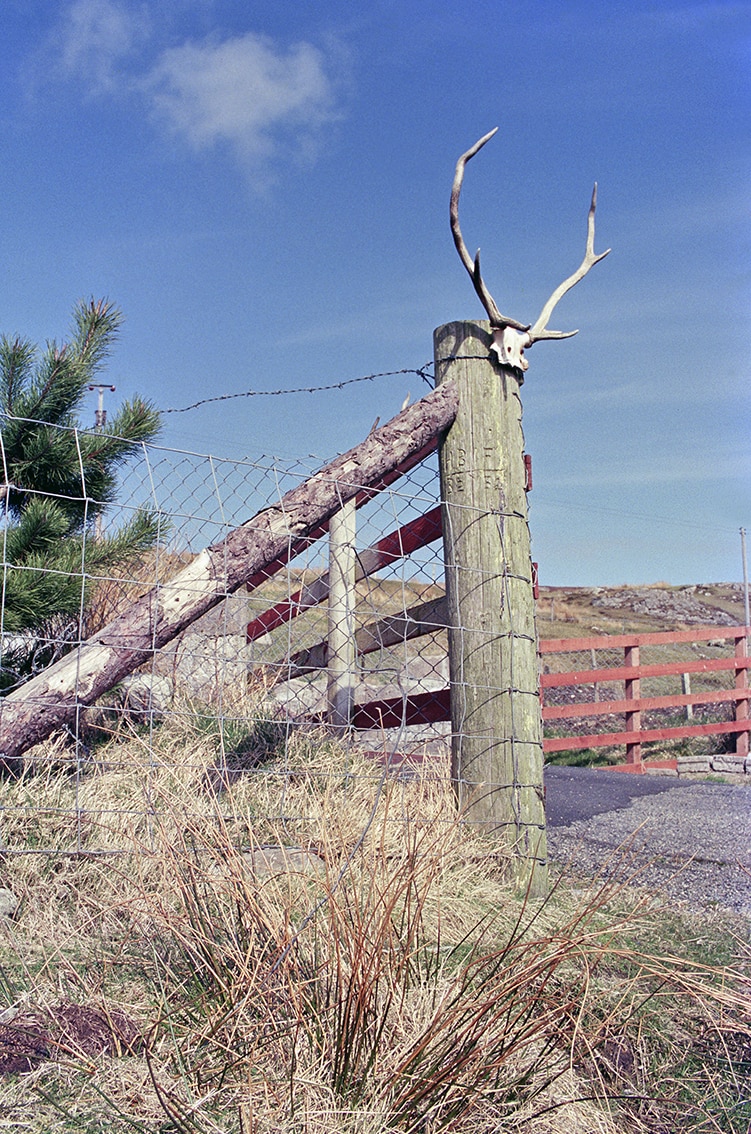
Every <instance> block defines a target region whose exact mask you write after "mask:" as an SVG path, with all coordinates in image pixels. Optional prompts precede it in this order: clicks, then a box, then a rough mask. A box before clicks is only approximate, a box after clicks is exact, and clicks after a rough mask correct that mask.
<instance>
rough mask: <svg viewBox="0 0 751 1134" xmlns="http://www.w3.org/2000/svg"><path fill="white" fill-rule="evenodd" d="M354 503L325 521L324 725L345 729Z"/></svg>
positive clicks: (353, 651) (352, 658) (350, 692)
mask: <svg viewBox="0 0 751 1134" xmlns="http://www.w3.org/2000/svg"><path fill="white" fill-rule="evenodd" d="M356 516H357V512H356V504H355V501H354V500H348V501H347V503H346V504H345V505H344V506H343V507H342V508H341V509H340V510H339V511H338V512H337V513H336V514H335V515H334V516H332V517H331V519H330V520H329V633H328V682H327V704H328V712H327V716H328V722H329V724H331V725H335V726H336V727H339V728H348V727H349V725H351V723H352V714H353V713H354V709H355V676H356V675H355V670H356V665H357V647H356V644H355V569H356V567H357V559H356V556H355V525H356V522H357V520H356Z"/></svg>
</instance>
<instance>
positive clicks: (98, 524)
mask: <svg viewBox="0 0 751 1134" xmlns="http://www.w3.org/2000/svg"><path fill="white" fill-rule="evenodd" d="M89 389H90V390H96V392H97V394H98V399H97V408H96V415H95V417H94V428H95V429H96V430H97V432H99V430H101V429H104V427H105V425H106V424H107V411H106V409H105V408H104V391H105V390H109V391H110V393H112V394H114V392H115V390H116V389H117V387H116V386H109V385H107V384H106V383H104V382H95V383H94V384H93V385H91V386H89ZM101 538H102V517H101V515H100V513H99V512H97V514H96V516H95V517H94V539H95V540H97V541H98V540H100V539H101Z"/></svg>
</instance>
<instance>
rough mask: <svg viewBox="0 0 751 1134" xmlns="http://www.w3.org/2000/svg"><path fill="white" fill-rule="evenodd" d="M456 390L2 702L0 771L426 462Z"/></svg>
mask: <svg viewBox="0 0 751 1134" xmlns="http://www.w3.org/2000/svg"><path fill="white" fill-rule="evenodd" d="M457 408H458V396H457V392H456V387H455V386H454V385H453V383H451V382H446V383H444V384H443V385H441V386H440V388H439V389H436V390H434V391H433V392H432V393H430V394H428V395H427V397H425V398H423V399H422V400H421V401H419V402H416V403H415V404H414V405H413V406H409V407H408V408H407V409H405V410H402V412H401V413H400V414H398V415H397V416H396V417H394V418H392V420H391V421H389V422H387V423H386V425H384V426H382V428H381V429H379V430H377V431H376V432H374V433H371V434H370V435H369V436H368V437H366V439H365V440H364V441H362V442H361V443H360V444H359V445H356V446H355V447H354V448H353V449H350V450H349V452H347V453H344V454H343V455H342V456H341V457H337V459H336V460H334V461H332V462H331V463H330V464H328V465H326V466H325V467H324V468H322V469H321V470H320V471H319V472H317V473H315V474H314V475H313V476H312V477H310V478H309V479H308V480H306V481H305V482H304V483H303V484H300V485H298V487H297V488H293V489H291V491H289V492H287V493H286V494H285V495H284V496H283V497H282V498H281V500H280V501H279V503H278V504H276V505H274V506H272V507H270V508H265V509H264V510H263V511H261V512H258V513H257V514H256V515H255V516H254V517H253V518H252V519H251V520H248V521H247V522H246V523H244V524H242V525H241V526H240V527H238V528H235V529H234V530H233V531H232V532H230V534H229V535H228V536H227V537H226V539H224V540H222V541H221V542H220V543H216V544H213V545H212V546H211V547H208V548H206V549H205V550H203V551H202V552H200V554H199V555H198V556H197V557H196V558H195V559H194V560H193V562H192V563H190V565H189V566H188V567H186V568H184V570H182V571H181V572H180V573H179V574H178V575H176V576H175V578H174V579H172V580H171V581H170V582H169V583H165V584H161V585H159V586H156V587H154V588H153V589H152V590H151V591H149V592H148V593H147V594H145V595H144V596H143V597H142V598H140V599H138V600H137V601H136V602H134V603H133V605H132V606H131V607H130V608H129V609H128V610H126V611H124V612H123V613H122V614H121V615H119V616H118V617H117V618H115V619H114V620H113V621H112V622H111V623H109V625H108V626H105V627H104V629H103V630H100V631H99V632H98V633H97V634H94V635H93V636H92V637H91V638H89V639H87V640H86V641H85V642H82V643H81V645H80V646H79V647H78V648H77V649H76V650H74V651H73V652H72V653H70V654H68V655H66V656H65V657H64V658H62V659H61V660H60V661H58V662H55V664H54V665H51V666H50V667H49V668H48V669H46V670H44V671H43V672H42V673H40V674H38V675H37V676H36V677H34V678H32V680H31V681H29V682H27V683H26V684H25V685H23V686H22V687H21V688H20V689H17V690H15V691H14V692H13V693H11V694H10V695H9V696H8V697H5V698H3V699H2V700H0V767H2V766H4V767H5V770H6V771H8V772H11V773H18V772H20V770H21V768H22V760H21V757H22V756H23V754H24V752H26V751H27V750H28V749H29V748H31V747H33V745H35V744H38V743H39V742H40V741H42V740H44V739H45V738H46V737H48V736H49V735H50V734H51V733H52V732H54V731H56V730H57V729H60V728H63V727H65V726H69V725H71V724H73V723H74V722H75V721H76V718H77V716H78V714H79V712H80V710H81V709H82V708H86V707H87V706H89V705H92V704H93V703H94V702H95V701H96V700H97V698H99V697H101V696H102V695H103V694H104V693H106V692H107V691H108V690H109V689H111V688H112V687H113V686H114V685H116V684H117V683H118V682H119V681H122V679H123V678H124V677H126V676H127V674H129V673H132V672H133V670H135V669H137V668H138V667H139V666H140V665H143V664H144V663H145V662H147V661H148V660H149V659H150V658H152V657H153V656H154V654H155V652H156V651H157V650H159V649H161V647H162V646H165V645H166V644H167V643H168V642H170V641H172V639H173V638H175V637H177V635H178V634H180V633H181V632H182V631H183V630H185V628H186V627H187V626H189V625H190V624H191V623H192V622H195V621H196V620H197V619H198V618H201V617H202V616H203V615H204V614H206V612H207V611H209V610H211V609H212V608H213V607H215V606H217V605H218V604H219V603H220V602H221V601H222V600H223V599H224V598H226V596H227V595H230V594H232V593H233V592H234V591H236V590H237V589H238V588H239V587H241V586H243V585H247V586H248V587H249V588H253V587H256V586H259V585H260V583H262V582H263V581H264V580H265V579H267V578H268V577H269V575H270V574H271V573H273V570H276V569H278V568H279V567H280V566H283V565H284V564H285V563H287V562H288V561H289V560H290V559H291V558H292V557H293V556H294V555H296V554H297V553H298V552H299V551H301V550H302V549H303V548H304V547H306V546H307V545H308V544H309V543H310V542H311V540H312V539H315V538H318V536H319V535H321V534H322V533H323V532H324V531H325V530H326V526H327V524H328V521H329V519H330V518H331V516H332V515H334V513H336V512H337V511H338V510H339V509H340V508H341V506H342V504H344V503H346V502H347V501H348V500H351V499H352V498H353V497H358V496H362V494H363V490H370V491H369V492H368V493H367V494H368V495H370V494H372V493H373V492H374V491H378V489H379V488H381V487H383V486H385V485H386V484H390V483H391V482H392V481H393V480H394V479H395V477H396V476H397V475H398V470H399V468H400V466H403V465H404V464H405V462H406V463H408V464H409V465H410V466H411V464H412V463H414V460H415V459H416V458H417V457H419V455H420V453H422V452H423V450H425V451H426V452H429V451H430V449H431V448H432V445H433V443H434V440H435V438H436V437H437V436H438V434H440V433H442V432H443V431H444V430H446V429H448V427H449V426H450V425H451V423H452V422H453V420H454V418H455V416H456V412H457Z"/></svg>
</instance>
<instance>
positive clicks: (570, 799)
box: [545, 766, 751, 918]
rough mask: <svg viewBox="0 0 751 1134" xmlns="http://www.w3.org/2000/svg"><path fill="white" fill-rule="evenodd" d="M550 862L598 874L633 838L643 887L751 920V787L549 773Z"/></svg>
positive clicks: (577, 771)
mask: <svg viewBox="0 0 751 1134" xmlns="http://www.w3.org/2000/svg"><path fill="white" fill-rule="evenodd" d="M545 786H546V803H547V817H548V848H549V854H550V859H551V861H552V862H554V863H558V864H560V865H568V866H569V867H570V868H571V869H572V870H574V872H575V873H577V874H582V875H585V876H588V877H593V876H594V875H595V874H597V872H598V870H599V869H600V868H601V866H602V865H603V864H604V863H605V862H606V861H607V860H608V858H609V857H610V856H611V855H612V854H613V853H614V852H616V851H617V850H618V848H619V847H622V846H624V844H626V843H628V842H629V840H631V839H632V838H633V842H632V843H631V844H630V845H631V854H632V856H633V861H632V865H631V869H632V870H633V869H635V868H639V869H640V871H641V872H640V874H639V878H638V882H639V884H640V885H644V886H647V887H649V888H653V889H658V890H661V891H663V892H664V893H665V894H666V896H667V897H668V898H671V899H673V900H680V901H687V902H690V903H691V904H693V905H700V906H710V907H713V908H718V907H720V908H724V909H728V910H733V911H734V912H736V913H740V914H744V915H745V916H746V917H749V918H751V784H745V783H744V784H724V783H723V784H715V783H708V782H707V781H694V782H685V781H682V780H676V779H674V778H669V777H664V776H650V775H644V776H636V775H629V774H626V773H622V772H608V771H604V770H600V769H594V768H563V767H555V766H551V767H548V768H546V769H545Z"/></svg>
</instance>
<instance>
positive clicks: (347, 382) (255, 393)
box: [161, 361, 435, 413]
mask: <svg viewBox="0 0 751 1134" xmlns="http://www.w3.org/2000/svg"><path fill="white" fill-rule="evenodd" d="M432 365H433V363H432V361H431V362H425V363H423V365H422V366H418V367H406V368H405V369H403V370H383V371H381V372H380V373H378V374H363V375H362V376H361V377H359V378H345V379H344V380H343V381H341V382H331V383H329V384H328V385H326V386H292V387H289V388H287V389H283V390H243V391H241V392H240V393H239V394H216V395H215V396H214V397H212V398H201V400H200V401H197V402H192V403H191V405H189V406H178V407H173V408H172V409H165V410H161V412H162V413H187V412H188V410H194V409H198V408H199V406H205V405H208V404H209V402H229V401H231V400H232V399H233V398H278V397H279V396H280V395H282V394H320V393H322V392H323V391H325V390H343V389H344V387H345V386H354V385H355V383H357V382H374V381H375V380H376V379H377V378H393V377H396V376H397V375H400V374H416V375H417V377H418V378H421V379H422V380H423V382H425V383H426V385H428V386H430V388H431V389H432V388H433V386H434V384H435V381H434V376H433V374H432V373H430V372H429V370H428V368H429V367H431V366H432Z"/></svg>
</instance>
